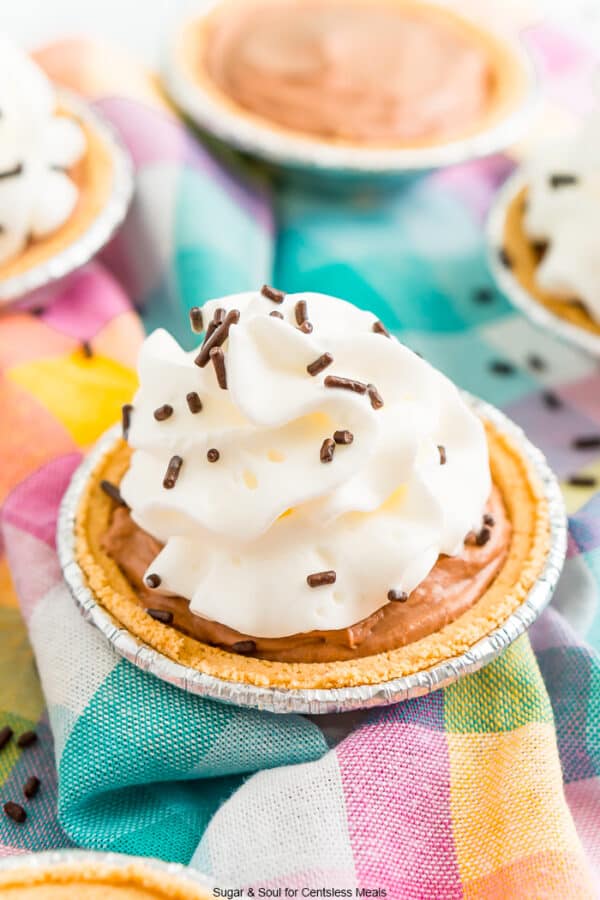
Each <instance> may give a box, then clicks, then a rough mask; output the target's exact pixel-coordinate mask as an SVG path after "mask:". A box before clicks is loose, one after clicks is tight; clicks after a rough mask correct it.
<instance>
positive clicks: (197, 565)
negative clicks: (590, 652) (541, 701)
mask: <svg viewBox="0 0 600 900" xmlns="http://www.w3.org/2000/svg"><path fill="white" fill-rule="evenodd" d="M301 300H305V301H306V304H307V311H308V319H309V320H310V322H311V323H312V325H313V331H312V333H310V334H305V333H303V332H302V331H300V329H299V328H298V327H297V325H296V318H295V307H296V304H297V303H298V301H301ZM217 307H222V308H224V309H226V310H231V309H237V310H239V311H240V314H241V315H240V319H239V322H238V323H237V324H234V325H232V326H231V329H230V331H229V338H228V340H227V341H226V342H225V344H224V345H223V350H224V357H225V366H226V371H227V381H228V388H227V389H225V390H224V389H222V388H220V387H219V385H218V382H217V378H216V375H215V370H214V367H213V365H212V364H209V365H207V366H206V367H205V368H199V367H198V366H197V365H196V364H195V363H194V359H195V357H196V356H197V351H194V352H191V353H186V352H184V351H183V350H182V349H181V347H180V346H179V345H178V344H177V343H176V341H175V340H174V339H173V338H172V337H170V336H169V334H167V332H166V331H163V330H158V331H155V332H154V333H153V334H151V335H150V336H149V337H148V338H147V339H146V341H145V342H144V345H143V347H142V350H141V354H140V360H139V374H140V385H141V386H140V388H139V391H138V393H137V394H136V396H135V398H134V401H133V412H132V418H131V427H130V430H129V443H130V444H131V446H132V447H133V448H134V453H133V455H132V460H131V465H130V468H129V470H128V471H127V472H126V474H125V476H124V478H123V480H122V482H121V486H120V490H121V493H122V496H123V498H124V499H125V501H126V502H127V503H128V505H129V506H130V507H131V510H132V516H133V519H134V521H135V522H136V523H137V524H138V525H139V526H140V527H141V528H143V529H145V530H146V531H148V532H149V533H150V534H151V535H153V536H154V537H155V538H157V539H158V540H159V541H161V542H163V543H164V544H165V546H164V549H163V550H162V551H161V552H160V554H159V555H158V556H157V557H156V559H155V560H154V562H153V563H152V565H151V566H150V568H149V569H148V572H147V574H150V573H153V574H157V575H158V576H159V577H160V578H161V582H162V583H161V585H160V588H159V590H160V591H161V592H166V593H173V594H177V595H180V596H183V597H186V598H188V599H190V601H191V605H190V608H191V610H192V611H193V612H194V613H196V614H197V615H199V616H203V617H205V618H207V619H211V620H214V621H218V622H220V623H222V624H225V625H228V626H229V627H231V628H234V629H236V630H237V631H240V632H243V633H245V634H250V635H255V636H262V637H282V636H285V635H290V634H295V633H298V632H307V631H311V630H313V629H321V630H323V629H337V628H345V627H348V626H350V625H352V624H355V623H356V622H358V621H360V620H361V619H363V618H365V617H366V616H368V615H370V614H371V613H373V612H375V611H376V610H377V609H379V608H381V607H382V606H384V605H385V604H386V603H387V602H388V601H387V592H388V590H390V589H395V590H398V591H405V592H407V593H409V592H410V591H412V590H413V588H415V587H416V586H417V585H418V584H419V583H420V582H421V581H422V580H423V579H424V578H425V576H426V575H427V574H428V573H429V571H430V570H431V568H432V567H433V566H434V564H435V562H436V560H437V558H438V556H439V555H440V554H441V553H445V554H455V553H457V552H459V551H460V550H461V548H462V545H463V541H464V538H465V536H466V535H467V533H468V532H469V531H471V530H472V529H474V528H475V529H477V528H479V527H480V526H481V518H482V513H483V509H484V506H485V503H486V501H487V499H488V497H489V494H490V490H491V478H490V471H489V463H488V451H487V442H486V437H485V432H484V429H483V426H482V423H481V421H480V420H479V419H478V417H477V416H476V415H475V414H474V413H473V412H472V411H471V410H470V409H469V408H468V407H467V405H466V404H465V402H464V400H463V399H462V397H461V396H460V394H459V392H458V391H457V389H456V388H455V387H454V385H452V383H451V382H449V381H448V380H447V379H446V378H445V377H444V376H443V375H441V374H440V373H439V372H437V371H436V370H435V369H433V368H432V367H431V366H430V365H429V364H428V363H426V362H424V361H423V360H422V359H420V358H419V357H418V356H417V355H416V354H414V353H413V352H412V351H411V350H409V349H407V348H406V347H404V346H403V345H402V344H400V343H399V342H398V341H397V340H395V339H394V338H388V337H386V336H384V335H381V334H377V333H375V332H374V331H373V323H374V322H375V317H374V316H373V314H372V313H369V312H365V311H363V310H359V309H357V308H356V307H354V306H352V305H351V304H349V303H346V302H344V301H343V300H339V299H336V298H334V297H329V296H325V295H322V294H310V293H308V294H290V295H287V296H286V297H285V299H284V301H283V303H280V304H276V303H274V302H272V301H271V300H269V299H267V298H266V297H264V296H263V295H262V294H261V293H258V292H252V293H245V294H239V295H235V296H230V297H226V298H224V299H221V300H212V301H210V302H208V303H207V304H205V306H204V307H203V314H204V324H205V326H206V324H207V323H208V322H209V321H210V319H211V317H212V315H213V313H214V310H215V309H216V308H217ZM273 311H277V312H279V313H281V314H282V315H283V317H284V318H283V320H282V319H279V318H275V317H272V316H270V315H269V314H270V313H271V312H273ZM326 352H327V353H330V354H331V355H332V356H333V359H334V361H333V363H332V364H331V365H329V366H328V367H327V368H326V369H324V370H323V371H322V372H320V373H319V374H318V375H316V376H311V375H310V374H308V372H307V368H306V367H307V365H308V364H310V363H312V362H313V361H314V360H316V359H317V358H318V357H320V356H321V355H322V354H323V353H326ZM331 375H334V376H341V377H347V378H352V379H357V380H359V381H362V382H365V383H369V384H374V385H375V386H376V387H377V389H378V391H379V394H380V395H381V397H382V398H383V401H384V405H383V406H382V407H381V408H378V409H374V408H373V406H372V404H371V402H370V399H369V396H368V394H357V393H354V392H352V391H349V390H344V389H340V388H335V387H327V386H326V385H325V378H326V377H327V376H331ZM192 391H195V392H197V394H198V395H199V397H200V399H201V402H202V410H201V411H200V412H198V413H195V414H193V413H191V412H190V409H189V408H188V404H187V401H186V395H187V394H188V393H190V392H192ZM163 404H169V405H170V406H171V407H172V408H173V414H172V415H171V416H170V417H169V418H167V419H165V420H163V421H157V420H156V419H155V417H154V411H155V410H156V409H157V408H158V407H160V406H162V405H163ZM340 429H347V430H349V431H351V432H352V434H353V436H354V439H353V441H352V443H351V444H347V445H337V446H336V448H335V452H334V457H333V460H332V461H331V462H328V463H324V462H321V459H320V448H321V444H322V442H323V440H324V439H325V438H328V437H331V436H332V435H333V432H334V431H336V430H340ZM439 445H441V446H442V447H443V448H444V450H445V457H446V463H445V464H444V465H442V464H441V454H440V451H439V449H438V446H439ZM213 448H214V449H217V450H218V451H219V460H218V461H217V462H209V461H208V459H207V451H208V450H209V449H213ZM174 455H177V456H180V457H181V458H182V460H183V464H182V467H181V471H180V474H179V477H178V479H177V481H176V484H175V486H174V487H173V488H172V489H170V490H167V489H165V488H164V487H163V478H164V476H165V472H166V470H167V467H168V464H169V460H170V459H171V457H172V456H174ZM329 570H334V571H335V573H336V581H335V583H334V584H328V585H324V586H321V587H316V588H311V587H309V585H308V584H307V576H308V575H309V574H312V573H316V572H323V571H329Z"/></svg>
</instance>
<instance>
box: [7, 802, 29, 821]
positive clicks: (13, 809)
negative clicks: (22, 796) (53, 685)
mask: <svg viewBox="0 0 600 900" xmlns="http://www.w3.org/2000/svg"><path fill="white" fill-rule="evenodd" d="M4 812H5V813H6V815H7V816H8V818H9V819H12V820H13V822H18V823H19V824H20V825H22V824H23V822H24V821H25V819H26V818H27V813H26V812H25V810H24V809H23V807H22V806H21V804H20V803H13V801H12V800H9V801H8V803H5V804H4Z"/></svg>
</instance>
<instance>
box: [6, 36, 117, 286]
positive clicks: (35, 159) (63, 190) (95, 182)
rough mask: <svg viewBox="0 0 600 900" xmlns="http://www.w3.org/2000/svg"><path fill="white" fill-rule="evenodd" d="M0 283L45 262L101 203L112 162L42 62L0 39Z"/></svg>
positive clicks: (84, 228) (87, 224) (72, 240)
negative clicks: (57, 89) (60, 93)
mask: <svg viewBox="0 0 600 900" xmlns="http://www.w3.org/2000/svg"><path fill="white" fill-rule="evenodd" d="M0 50H1V54H0V57H1V58H0V73H1V74H2V75H3V76H4V77H3V79H2V86H0V107H1V109H2V117H1V118H0V148H1V153H0V283H4V282H7V281H8V280H9V279H13V278H17V277H18V276H20V275H23V274H24V273H26V272H29V271H30V270H33V269H36V268H38V267H43V266H44V265H45V264H46V263H49V262H50V261H51V260H53V259H54V258H55V257H57V256H59V255H60V254H61V253H62V252H63V251H64V250H66V249H67V248H68V247H70V246H71V245H73V244H74V243H76V242H77V241H78V240H79V238H81V237H82V236H83V235H84V234H85V233H86V232H87V231H88V229H89V228H90V226H91V225H92V224H93V222H94V221H95V220H96V219H97V217H98V216H99V215H100V213H101V212H102V211H103V209H104V208H105V206H106V204H107V202H108V200H109V198H110V196H111V192H112V189H113V179H114V162H113V157H112V153H111V149H110V148H109V147H108V145H107V143H106V140H105V139H104V138H103V136H102V135H101V134H100V132H99V129H97V128H96V127H95V126H94V125H93V124H92V122H91V120H88V119H87V118H86V119H85V120H84V119H82V118H81V117H79V116H78V115H77V114H76V113H73V112H72V110H71V109H70V105H69V104H68V102H66V101H65V102H59V101H58V100H57V97H56V94H55V90H54V88H53V86H52V85H51V84H50V82H49V81H48V79H47V78H46V76H45V75H44V74H43V72H42V71H41V69H39V68H38V66H37V65H36V64H35V63H34V62H33V60H31V59H30V58H29V57H28V56H27V55H26V54H25V53H23V52H22V51H20V50H19V49H18V48H16V47H14V46H13V45H12V44H10V43H9V42H8V41H6V40H5V39H4V38H1V39H0Z"/></svg>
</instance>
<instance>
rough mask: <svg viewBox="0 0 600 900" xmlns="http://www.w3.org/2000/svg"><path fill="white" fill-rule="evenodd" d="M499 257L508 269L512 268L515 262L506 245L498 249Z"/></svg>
mask: <svg viewBox="0 0 600 900" xmlns="http://www.w3.org/2000/svg"><path fill="white" fill-rule="evenodd" d="M498 259H499V260H500V262H501V263H502V265H503V266H506V268H507V269H512V265H513V262H512V259H511V258H510V255H509V253H508V250H507V249H506V247H500V249H499V250H498Z"/></svg>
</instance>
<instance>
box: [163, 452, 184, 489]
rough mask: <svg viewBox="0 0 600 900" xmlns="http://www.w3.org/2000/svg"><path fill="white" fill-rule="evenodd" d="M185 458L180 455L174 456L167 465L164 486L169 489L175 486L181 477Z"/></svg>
mask: <svg viewBox="0 0 600 900" xmlns="http://www.w3.org/2000/svg"><path fill="white" fill-rule="evenodd" d="M182 465H183V460H182V458H181V457H180V456H172V457H171V459H170V460H169V465H168V466H167V471H166V473H165V477H164V478H163V487H164V488H166V489H167V490H171V488H174V487H175V483H176V481H177V479H178V477H179V473H180V471H181V467H182Z"/></svg>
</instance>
